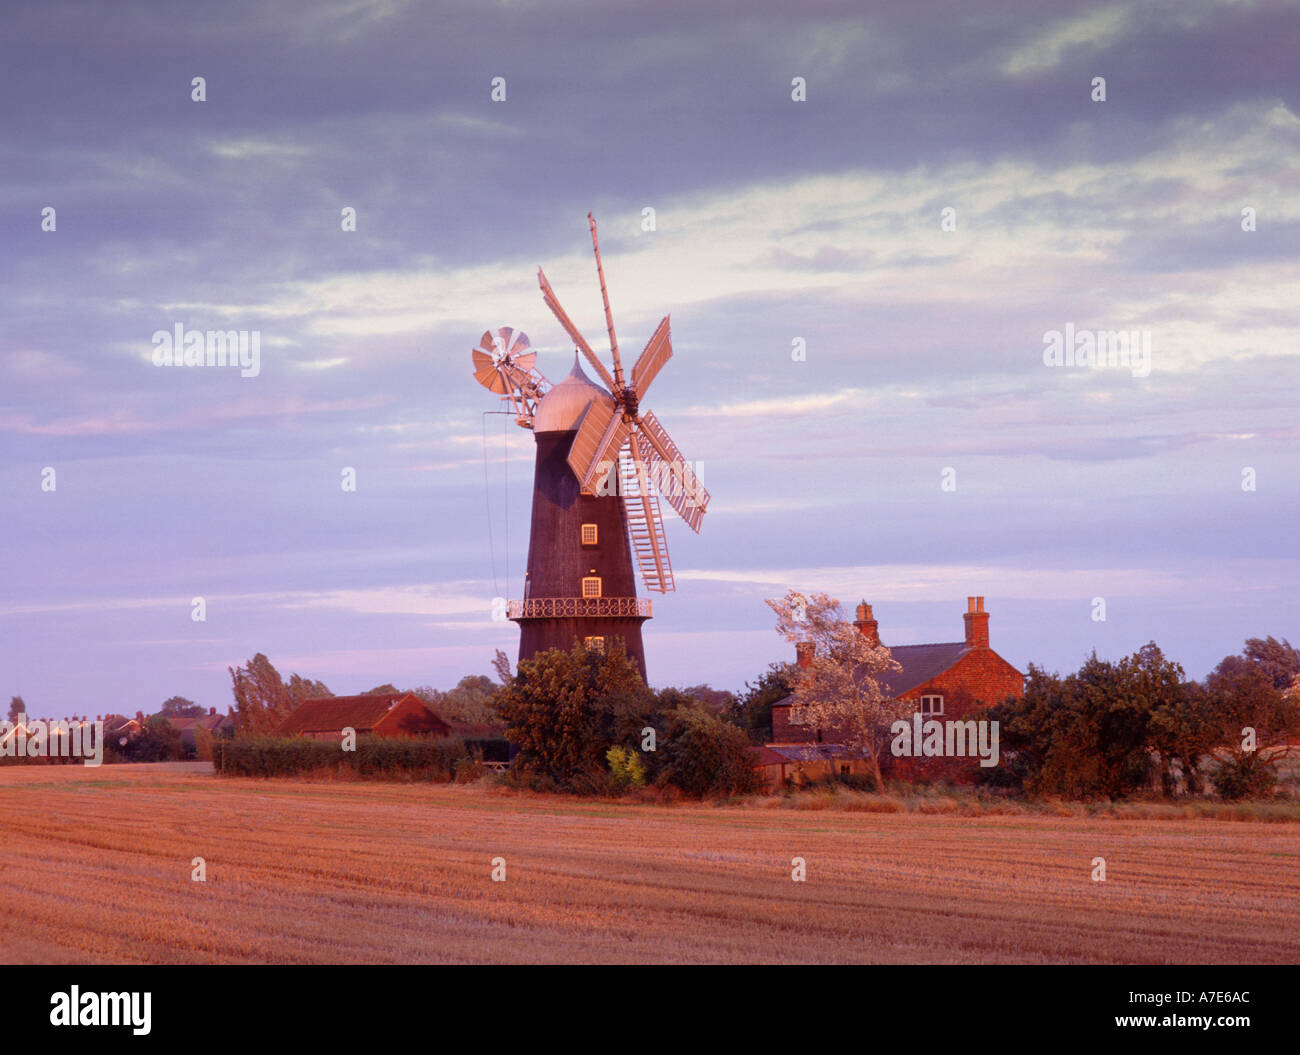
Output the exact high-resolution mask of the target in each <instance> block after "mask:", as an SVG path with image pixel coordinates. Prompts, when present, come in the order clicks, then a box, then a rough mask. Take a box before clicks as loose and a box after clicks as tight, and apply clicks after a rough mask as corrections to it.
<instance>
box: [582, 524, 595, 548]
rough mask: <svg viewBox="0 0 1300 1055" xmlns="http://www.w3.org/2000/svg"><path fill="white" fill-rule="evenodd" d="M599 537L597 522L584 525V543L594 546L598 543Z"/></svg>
mask: <svg viewBox="0 0 1300 1055" xmlns="http://www.w3.org/2000/svg"><path fill="white" fill-rule="evenodd" d="M597 537H598V536H597V532H596V525H595V524H583V525H582V544H583V545H584V546H594V545H595V544H596V539H597Z"/></svg>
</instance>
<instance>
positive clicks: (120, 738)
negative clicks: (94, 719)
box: [102, 711, 144, 746]
mask: <svg viewBox="0 0 1300 1055" xmlns="http://www.w3.org/2000/svg"><path fill="white" fill-rule="evenodd" d="M102 721H103V723H104V739H105V740H112V741H114V742H116V743H117V744H118V745H119V746H125V745H126V743H127V742H128V741H130V740H133V739H135V738H136V737H137V736H139V735H140V733H141V732H143V731H144V711H136V712H135V717H134V718H128V717H126V715H124V714H106V715H104V717H103V719H102Z"/></svg>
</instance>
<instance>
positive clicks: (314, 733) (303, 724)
mask: <svg viewBox="0 0 1300 1055" xmlns="http://www.w3.org/2000/svg"><path fill="white" fill-rule="evenodd" d="M456 724H457V723H453V722H447V721H444V720H443V719H442V718H440V717H439V716H438V715H436V714H435V713H434V712H433V711H432V710H430V709H429V706H428V704H426V703H425V702H424V701H423V700H422V699H420V697H418V696H416V695H415V693H413V692H394V693H386V694H384V695H381V696H322V697H317V698H314V699H310V700H303V701H302V703H300V704H299V705H298V706H297V707H296V708H294V710H293V712H292V713H291V714H290V715H289V717H288V718H286V719H285V720H284V721H283V722H281V723H280V727H279V728H278V729H276V731H275V735H276V736H310V737H311V738H312V739H314V740H338V739H341V738H342V736H343V730H344V729H346V728H351V729H355V730H356V733H357V735H358V736H360V735H362V734H363V733H369V734H370V735H372V736H451V735H453V733H455V732H456V731H457V730H456V728H455V725H456Z"/></svg>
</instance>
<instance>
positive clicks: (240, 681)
mask: <svg viewBox="0 0 1300 1055" xmlns="http://www.w3.org/2000/svg"><path fill="white" fill-rule="evenodd" d="M227 669H229V670H230V679H231V681H232V682H233V687H234V693H235V721H236V723H237V724H238V727H239V732H240V735H243V736H250V735H258V734H263V735H265V734H268V733H270V732H272V731H274V730H275V729H276V727H278V726H279V724H280V723H281V722H283V721H284V720H285V718H287V717H288V716H289V713H290V712H291V711H292V710H293V709H294V707H296V706H297V703H298V701H297V700H295V699H294V697H293V694H292V693H291V692H290V691H289V688H288V686H287V685H285V683H284V680H283V679H282V678H281V677H280V672H279V671H278V670H276V669H275V667H274V666H273V665H272V664H271V661H270V660H269V659H267V658H266V656H264V655H263V654H262V653H261V652H259V653H258V654H257V655H255V656H254V657H253V658H252V659H250V660H249V661H248V663H247V664H245V665H244V666H242V667H235V668H227Z"/></svg>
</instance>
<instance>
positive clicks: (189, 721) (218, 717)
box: [164, 714, 226, 733]
mask: <svg viewBox="0 0 1300 1055" xmlns="http://www.w3.org/2000/svg"><path fill="white" fill-rule="evenodd" d="M164 717H166V718H167V721H168V722H169V723H171V727H172V728H173V729H175V730H177V731H178V732H182V733H185V732H189V730H191V729H195V728H200V729H207V730H209V731H212V730H214V729H216V728H217V727H218V726H219V725H221V723H222V722H224V721H225V720H226V716H225V715H223V714H200V715H199V716H198V717H196V718H173V717H171V716H169V715H164Z"/></svg>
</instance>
